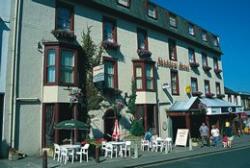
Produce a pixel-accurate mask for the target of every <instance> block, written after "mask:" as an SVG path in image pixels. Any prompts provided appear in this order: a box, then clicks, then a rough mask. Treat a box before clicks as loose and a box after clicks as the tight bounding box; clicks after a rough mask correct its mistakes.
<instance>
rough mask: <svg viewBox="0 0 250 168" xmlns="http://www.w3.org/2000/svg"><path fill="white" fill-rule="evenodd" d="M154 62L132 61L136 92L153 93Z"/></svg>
mask: <svg viewBox="0 0 250 168" xmlns="http://www.w3.org/2000/svg"><path fill="white" fill-rule="evenodd" d="M154 64H155V63H154V62H152V61H145V60H133V66H134V79H135V83H136V90H137V91H155V77H154Z"/></svg>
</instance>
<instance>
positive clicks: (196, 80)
mask: <svg viewBox="0 0 250 168" xmlns="http://www.w3.org/2000/svg"><path fill="white" fill-rule="evenodd" d="M192 82H195V85H196V90H195V91H194V90H193V87H192ZM191 91H192V93H194V92H198V91H199V86H198V79H197V78H195V77H191Z"/></svg>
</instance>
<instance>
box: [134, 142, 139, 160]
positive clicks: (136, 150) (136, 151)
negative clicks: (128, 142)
mask: <svg viewBox="0 0 250 168" xmlns="http://www.w3.org/2000/svg"><path fill="white" fill-rule="evenodd" d="M134 158H135V159H136V158H138V147H137V144H135V145H134Z"/></svg>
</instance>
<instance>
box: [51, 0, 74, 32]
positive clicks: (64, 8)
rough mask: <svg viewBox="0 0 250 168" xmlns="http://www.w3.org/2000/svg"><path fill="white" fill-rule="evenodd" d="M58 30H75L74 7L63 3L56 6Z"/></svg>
mask: <svg viewBox="0 0 250 168" xmlns="http://www.w3.org/2000/svg"><path fill="white" fill-rule="evenodd" d="M55 20H56V28H55V29H56V30H58V29H60V30H68V31H73V30H74V9H73V6H71V5H69V4H65V3H62V2H57V4H56V19H55Z"/></svg>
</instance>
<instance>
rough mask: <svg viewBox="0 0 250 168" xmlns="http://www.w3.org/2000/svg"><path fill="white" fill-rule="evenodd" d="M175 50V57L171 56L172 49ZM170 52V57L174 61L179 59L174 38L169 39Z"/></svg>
mask: <svg viewBox="0 0 250 168" xmlns="http://www.w3.org/2000/svg"><path fill="white" fill-rule="evenodd" d="M172 50H173V52H174V58H172V57H171V53H172V52H171V51H172ZM168 52H169V59H170V60H172V61H177V47H176V41H175V40H173V39H168Z"/></svg>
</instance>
